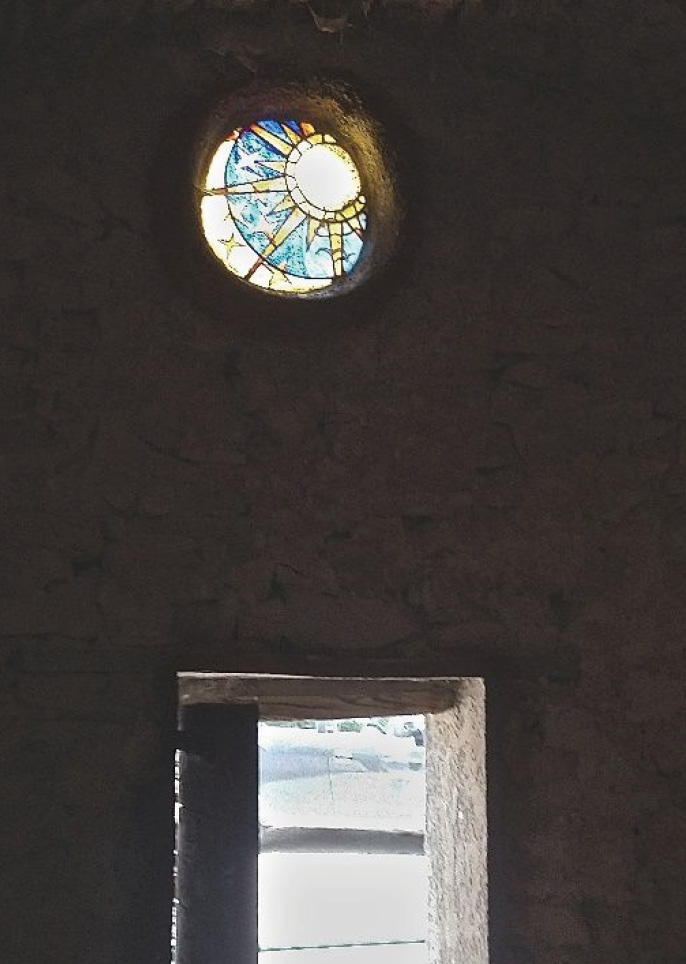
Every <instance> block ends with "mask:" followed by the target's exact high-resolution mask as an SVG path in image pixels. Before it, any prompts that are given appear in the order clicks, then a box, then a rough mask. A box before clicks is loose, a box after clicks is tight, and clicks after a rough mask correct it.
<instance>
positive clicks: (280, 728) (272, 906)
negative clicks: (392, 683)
mask: <svg viewBox="0 0 686 964" xmlns="http://www.w3.org/2000/svg"><path fill="white" fill-rule="evenodd" d="M258 745H259V821H260V855H259V874H258V880H259V898H258V930H259V949H260V950H259V961H260V964H425V962H426V960H427V951H426V937H427V897H428V862H427V858H426V857H425V856H424V828H425V815H426V766H425V752H426V749H425V719H424V716H423V715H412V716H410V715H404V716H387V717H364V718H347V719H336V720H322V719H318V720H307V719H299V720H297V721H296V720H293V721H276V720H271V721H263V722H260V723H259V724H258Z"/></svg>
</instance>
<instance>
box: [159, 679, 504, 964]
mask: <svg viewBox="0 0 686 964" xmlns="http://www.w3.org/2000/svg"><path fill="white" fill-rule="evenodd" d="M179 689H180V703H181V726H182V741H181V742H182V750H181V751H180V753H179V754H178V759H177V792H178V800H177V819H178V825H177V826H178V834H177V836H178V851H179V853H178V861H177V871H176V873H177V886H176V898H175V909H174V927H173V935H172V943H173V954H174V960H175V962H176V964H246V961H253V962H258V961H259V964H391V962H393V964H438V962H440V961H445V960H451V959H452V960H456V959H460V960H462V961H463V962H464V964H486V962H487V960H488V940H487V910H486V899H487V895H486V807H485V789H486V782H485V750H484V747H485V740H484V736H485V723H484V687H483V681H482V680H481V679H476V678H469V679H464V678H460V679H441V680H427V679H423V680H407V679H389V678H386V679H374V680H370V679H330V678H327V679H321V678H317V679H315V678H303V677H298V678H295V677H271V676H270V677H266V676H236V675H217V674H198V673H192V674H191V673H189V674H182V675H180V677H179Z"/></svg>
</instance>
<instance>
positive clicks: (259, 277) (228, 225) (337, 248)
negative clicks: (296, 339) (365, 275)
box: [200, 118, 367, 295]
mask: <svg viewBox="0 0 686 964" xmlns="http://www.w3.org/2000/svg"><path fill="white" fill-rule="evenodd" d="M200 206H201V218H202V227H203V232H204V234H205V238H206V239H207V242H208V244H209V245H210V247H211V248H212V251H213V252H214V253H215V255H216V256H217V257H218V258H219V260H220V261H221V262H222V263H223V264H224V266H225V267H226V268H227V270H228V271H230V272H231V273H232V274H234V275H237V276H238V277H239V278H241V279H243V281H245V282H248V283H250V284H253V285H257V286H258V287H260V288H263V289H268V290H270V291H273V292H277V293H281V294H294V295H306V294H308V293H309V292H315V291H318V290H321V289H325V288H327V287H329V286H331V285H334V284H336V283H337V282H339V281H341V280H342V279H344V278H346V277H348V276H350V275H352V274H353V273H354V272H355V268H356V265H358V261H359V259H360V255H361V253H362V249H363V247H364V245H365V240H366V231H367V212H366V206H367V201H366V198H365V195H364V186H363V183H362V178H361V177H360V172H359V170H358V168H357V166H356V165H355V162H354V160H353V158H352V157H351V155H350V154H349V153H348V151H347V150H346V149H345V148H344V147H343V146H342V145H341V144H340V143H339V142H338V141H337V139H336V138H335V137H334V136H333V135H332V134H330V133H329V132H327V131H325V130H319V129H317V127H316V126H315V125H313V124H311V123H309V122H308V121H305V120H294V119H287V120H275V119H270V118H267V119H263V120H260V121H257V122H256V123H253V124H250V125H248V126H245V127H239V128H237V129H236V130H234V131H232V133H231V134H230V135H229V136H228V137H227V138H226V139H225V140H223V141H222V142H221V143H220V144H219V147H217V149H216V150H215V152H214V155H213V156H212V157H211V160H210V163H209V166H208V168H207V172H206V175H205V178H204V184H203V185H202V187H201V201H200Z"/></svg>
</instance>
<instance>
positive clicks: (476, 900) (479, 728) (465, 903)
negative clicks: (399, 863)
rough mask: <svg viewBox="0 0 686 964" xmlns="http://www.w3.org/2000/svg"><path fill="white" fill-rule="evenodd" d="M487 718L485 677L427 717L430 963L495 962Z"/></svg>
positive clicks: (467, 685)
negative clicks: (490, 926)
mask: <svg viewBox="0 0 686 964" xmlns="http://www.w3.org/2000/svg"><path fill="white" fill-rule="evenodd" d="M485 733H486V717H485V699H484V684H483V680H480V679H472V680H464V681H463V682H462V683H461V684H460V687H459V697H458V701H457V705H456V706H454V707H453V708H451V709H449V710H444V711H443V712H442V713H435V714H431V715H429V716H427V726H426V737H427V739H426V799H427V807H426V846H427V853H428V855H429V861H430V867H431V870H430V874H429V894H430V896H429V939H428V947H429V950H428V959H429V962H430V964H444V962H447V961H455V962H457V961H469V964H488V880H487V876H488V872H487V862H486V858H487V819H486V741H485Z"/></svg>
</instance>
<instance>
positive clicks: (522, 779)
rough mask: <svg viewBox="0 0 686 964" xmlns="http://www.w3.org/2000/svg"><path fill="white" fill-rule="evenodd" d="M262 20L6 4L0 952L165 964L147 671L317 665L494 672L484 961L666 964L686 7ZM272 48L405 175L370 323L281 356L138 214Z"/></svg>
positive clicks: (153, 688) (683, 384) (673, 912)
mask: <svg viewBox="0 0 686 964" xmlns="http://www.w3.org/2000/svg"><path fill="white" fill-rule="evenodd" d="M260 11H261V12H260V13H259V14H258V13H255V12H253V13H251V14H242V13H235V12H234V13H229V12H226V11H222V10H221V9H217V8H214V7H207V8H204V7H203V6H202V5H201V4H187V3H185V2H180V3H160V4H145V5H143V4H135V3H121V4H112V3H104V2H102V3H101V2H98V0H91V2H90V3H89V4H80V3H64V4H61V5H52V4H48V3H40V2H38V0H36V2H34V3H30V4H24V3H18V2H16V3H10V4H5V5H4V7H3V11H2V14H1V16H2V22H1V29H0V45H1V49H0V71H1V72H2V80H1V83H0V90H1V91H2V94H1V98H2V104H1V108H0V110H1V118H2V132H3V133H2V138H0V152H1V154H2V156H3V171H4V173H3V179H2V182H1V190H2V211H3V215H2V219H1V220H0V320H1V324H2V334H1V338H2V353H1V354H0V366H1V374H0V396H1V398H2V402H1V404H0V444H1V448H2V476H1V479H0V505H1V506H2V514H1V517H0V555H1V557H2V562H1V564H0V662H1V665H2V674H1V675H0V712H1V714H2V721H3V724H2V736H1V738H0V743H1V745H2V758H1V759H2V767H1V769H0V782H1V789H2V792H1V793H0V801H1V802H0V811H1V812H2V813H1V819H0V866H1V867H2V874H1V875H0V882H1V886H2V894H1V895H0V918H1V920H0V934H1V935H2V938H1V941H2V945H1V951H0V956H2V959H3V962H5V961H6V962H7V964H93V961H96V960H97V961H98V964H151V962H155V964H157V962H162V961H163V960H164V955H165V941H166V939H167V938H166V934H165V926H166V923H165V913H166V910H165V901H167V900H168V887H167V885H166V883H165V881H166V880H167V879H168V859H169V857H168V854H166V850H165V847H166V846H167V844H168V840H169V836H168V835H169V819H170V817H169V815H168V813H167V810H166V809H165V807H166V805H167V803H168V785H165V780H164V777H163V776H161V774H163V772H164V764H165V761H168V759H169V753H170V747H169V742H170V732H171V729H172V728H173V724H174V703H173V697H172V693H171V689H170V676H169V673H170V670H171V669H173V668H174V667H177V668H179V669H208V670H211V669H218V670H219V669H223V670H226V669H227V668H231V666H232V665H233V664H234V662H235V665H236V668H240V669H246V668H249V667H250V666H251V665H253V666H257V665H258V664H259V665H260V666H262V667H269V666H274V667H275V668H276V666H277V664H278V667H279V669H281V670H282V671H283V669H284V668H285V667H293V668H294V669H296V668H297V667H301V668H302V666H303V665H304V664H305V663H306V662H307V659H308V658H309V657H312V658H316V659H318V660H319V664H318V665H319V666H320V668H321V667H326V666H336V667H337V668H338V669H339V671H340V668H341V667H342V666H346V665H350V666H353V665H356V666H358V667H359V666H374V665H378V662H377V661H381V662H384V665H386V666H388V665H393V666H395V667H397V668H398V671H399V672H409V671H413V672H415V673H421V672H423V671H428V670H429V668H434V669H435V668H436V667H442V669H443V671H444V672H448V671H451V672H452V673H453V675H483V676H485V678H486V686H487V718H488V778H489V793H490V802H489V807H490V814H489V816H490V827H491V834H492V846H491V854H490V860H491V895H490V899H491V921H492V939H491V954H492V960H493V962H494V964H552V962H554V964H596V962H597V964H601V962H602V964H682V962H683V958H684V947H685V946H686V917H685V916H684V914H683V907H684V903H685V900H686V882H685V874H684V852H686V784H685V782H684V780H685V773H686V770H685V766H684V764H685V762H686V759H685V758H686V739H684V736H685V733H684V715H685V714H684V695H683V678H684V670H685V669H686V667H685V665H684V664H685V658H684V642H683V623H684V617H685V616H686V599H685V595H684V585H683V581H684V574H685V573H686V504H685V498H684V497H685V494H686V451H685V448H684V417H685V416H686V377H685V375H684V362H685V360H686V331H685V330H684V304H685V303H686V272H685V270H684V265H685V264H686V233H685V232H686V180H685V179H684V148H685V147H686V83H685V79H686V78H685V72H684V57H683V49H684V40H685V39H686V37H685V35H686V29H685V27H684V17H683V12H682V11H681V10H680V8H679V7H678V6H672V5H668V4H660V3H656V4H648V3H645V4H642V3H626V4H619V3H613V2H604V0H600V2H599V3H598V4H596V5H595V6H594V8H593V9H587V10H585V11H584V10H582V9H580V8H577V7H576V6H572V5H568V4H563V3H553V2H552V0H551V3H550V4H549V5H547V4H545V3H536V4H521V5H517V4H514V3H512V4H500V5H499V4H496V3H487V4H485V5H484V7H482V8H481V9H480V10H479V11H478V12H474V13H473V14H472V15H470V16H462V17H457V16H453V17H451V18H449V19H445V20H442V21H435V20H428V19H427V20H424V19H422V18H421V17H420V16H419V15H418V14H416V13H415V14H410V13H409V12H402V11H396V12H390V11H386V12H384V11H383V10H381V9H377V8H374V7H373V8H372V9H371V10H370V11H369V18H368V20H365V19H364V17H363V16H359V11H358V12H356V13H355V14H354V17H353V21H354V25H353V26H351V27H350V28H349V29H348V30H347V31H346V32H345V33H344V35H343V36H342V42H340V38H339V37H337V36H334V35H330V34H326V33H322V32H320V31H319V30H317V28H316V26H315V23H314V21H313V18H312V17H311V16H310V15H309V12H308V11H307V10H306V9H305V8H304V7H302V6H299V5H293V6H288V5H285V4H284V5H279V4H277V5H274V6H269V7H260ZM268 63H277V64H280V65H281V66H284V67H286V68H288V67H293V68H295V67H301V68H302V67H304V68H305V69H319V70H321V71H324V72H326V71H327V70H332V71H335V72H341V73H344V74H346V75H347V76H349V77H351V78H353V79H354V80H359V82H360V84H361V85H363V86H364V87H365V88H366V89H369V90H370V91H372V92H374V93H375V94H376V95H377V96H378V100H379V104H381V105H384V107H385V109H386V111H387V114H388V116H389V117H390V118H396V121H390V122H389V124H388V126H389V130H390V133H391V135H392V136H393V139H394V140H395V142H396V144H397V147H398V151H399V154H400V155H401V158H402V159H403V160H404V163H405V165H406V167H407V168H408V170H409V173H410V175H411V176H410V178H409V180H408V195H409V197H408V202H409V219H408V225H409V227H410V228H411V231H412V234H411V238H410V240H409V241H408V244H407V248H406V250H405V252H404V255H403V259H402V261H401V263H400V267H399V269H398V270H397V271H396V273H395V275H392V276H391V277H390V278H389V279H388V286H387V291H386V293H385V297H384V298H383V299H381V302H380V305H379V304H377V306H376V308H375V310H374V311H373V312H371V311H370V312H369V314H368V316H367V317H362V318H360V319H358V323H357V324H356V325H354V326H350V325H348V326H342V327H341V326H337V325H333V326H329V325H326V326H323V328H322V330H321V331H320V332H319V333H314V334H310V335H309V336H307V337H300V338H297V339H296V338H289V337H288V336H287V335H284V334H283V333H282V334H280V335H278V336H277V335H274V336H273V337H269V336H268V335H266V336H265V335H262V336H261V337H260V338H259V339H258V338H252V337H251V334H250V331H249V330H247V329H246V326H245V324H241V319H240V318H238V317H236V311H235V310H234V309H232V303H231V293H230V290H228V289H227V293H226V305H225V306H222V310H221V311H217V312H216V313H212V312H207V311H206V310H205V309H204V308H201V307H200V306H199V304H198V303H197V302H196V301H195V300H194V299H193V297H192V296H189V295H188V294H187V290H188V288H189V284H188V283H186V284H185V286H183V288H182V286H181V285H180V283H179V279H178V278H177V277H176V276H175V275H174V274H173V273H171V272H170V271H169V270H168V268H166V267H165V261H164V259H163V258H160V257H159V251H158V249H159V248H160V247H162V248H164V247H165V246H169V245H173V244H174V243H175V239H174V238H173V237H162V238H160V237H154V236H153V232H152V230H151V228H150V223H151V221H150V198H151V181H152V180H153V177H152V175H153V170H152V168H153V160H154V158H155V157H156V156H157V155H158V153H159V147H160V144H161V143H162V140H163V137H164V135H165V132H167V133H168V130H169V125H170V124H172V122H173V118H174V116H175V115H176V114H177V112H178V111H179V110H181V109H182V108H183V107H184V106H185V105H186V104H187V103H188V102H189V100H190V99H192V98H193V97H194V96H196V95H199V94H200V93H202V92H203V91H204V90H208V89H210V88H212V87H215V88H216V86H217V84H219V83H223V84H225V85H226V86H227V88H230V87H231V86H232V85H234V84H236V83H237V82H240V81H244V80H249V79H250V78H251V77H253V76H255V75H256V76H258V77H263V76H267V75H268V72H269V71H268V68H267V67H266V65H267V64H268ZM190 287H191V288H192V284H191V285H190ZM209 652H212V653H214V654H215V657H216V662H217V664H219V663H222V665H197V664H198V662H200V663H205V662H206V661H207V659H208V657H207V653H209ZM203 654H204V655H203ZM251 661H252V662H251ZM167 809H169V808H167ZM160 811H162V812H161V813H160ZM165 861H166V862H165ZM165 875H167V876H165ZM451 964H452V962H451Z"/></svg>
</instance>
